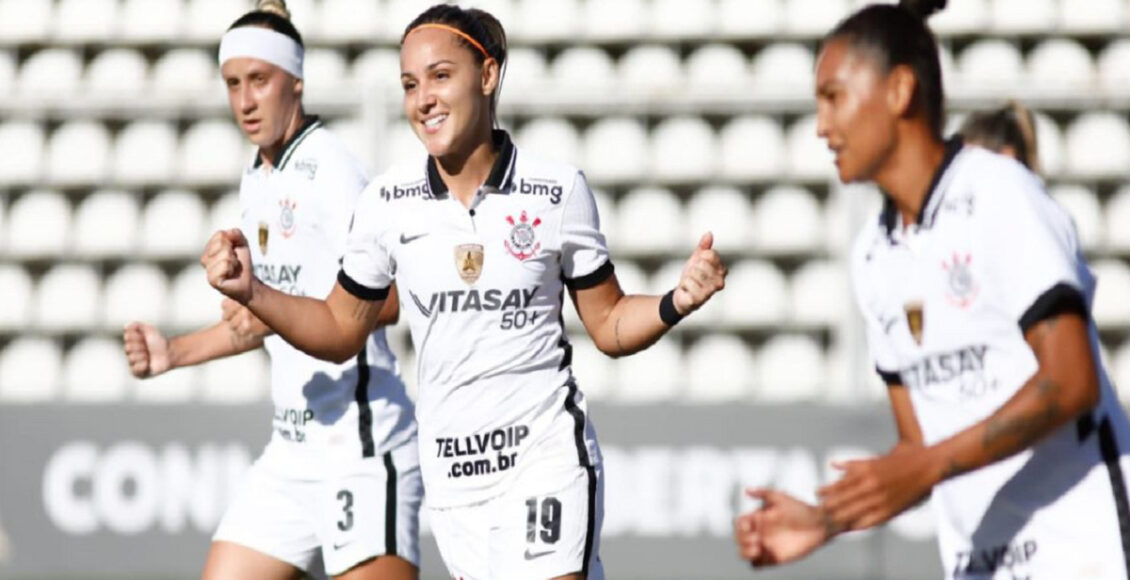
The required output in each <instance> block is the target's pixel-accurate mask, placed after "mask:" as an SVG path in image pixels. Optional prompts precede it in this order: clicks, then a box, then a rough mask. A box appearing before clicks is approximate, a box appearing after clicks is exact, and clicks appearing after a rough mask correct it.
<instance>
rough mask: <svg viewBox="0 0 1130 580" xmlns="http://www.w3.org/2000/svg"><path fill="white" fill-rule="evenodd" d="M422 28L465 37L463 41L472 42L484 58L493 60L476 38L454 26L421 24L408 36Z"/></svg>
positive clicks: (406, 35)
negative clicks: (435, 29)
mask: <svg viewBox="0 0 1130 580" xmlns="http://www.w3.org/2000/svg"><path fill="white" fill-rule="evenodd" d="M421 28H438V29H440V30H446V31H448V32H451V33H452V34H458V35H459V36H461V37H463V40H466V41H467V42H470V43H471V46H473V47H475V48H477V49H479V52H481V53H483V58H492V57H491V55H489V54H487V49H485V48H483V45H481V44H479V41H477V40H475V39H474V38H471V35H470V34H467V33H466V32H463V31H462V30H459V29H458V28H455V27H454V26H448V25H446V24H439V23H436V22H429V23H427V24H421V25H419V26H417V27H416V28H413V29H412V30H409V31H408V34H412V33H413V32H416V31H417V30H420V29H421ZM408 34H405V35H404V36H405V38H407V37H408Z"/></svg>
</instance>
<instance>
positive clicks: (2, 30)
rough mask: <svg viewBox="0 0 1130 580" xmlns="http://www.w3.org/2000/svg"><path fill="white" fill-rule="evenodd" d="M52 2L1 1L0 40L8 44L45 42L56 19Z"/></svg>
mask: <svg viewBox="0 0 1130 580" xmlns="http://www.w3.org/2000/svg"><path fill="white" fill-rule="evenodd" d="M53 8H54V2H53V1H52V0H0V39H3V40H4V42H5V43H6V44H7V43H15V44H22V43H28V44H34V43H39V42H44V41H45V40H46V39H47V35H48V33H49V32H50V30H51V22H52V20H53V17H54V10H53Z"/></svg>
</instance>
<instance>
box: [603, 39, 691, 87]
mask: <svg viewBox="0 0 1130 580" xmlns="http://www.w3.org/2000/svg"><path fill="white" fill-rule="evenodd" d="M617 69H618V71H619V79H620V81H621V82H623V83H624V84H625V85H626V86H627V87H628V88H629V89H630V90H632V91H637V92H640V93H642V94H643V95H646V96H648V97H659V96H663V95H666V94H669V93H668V92H667V91H672V90H678V89H679V88H680V86H681V83H682V80H683V65H682V63H681V62H680V61H679V54H678V53H677V52H675V50H674V49H673V48H671V47H669V46H663V45H658V44H641V45H639V46H633V47H632V48H630V49H628V52H627V53H625V54H624V56H623V57H621V58H620V61H619V62H618V63H617Z"/></svg>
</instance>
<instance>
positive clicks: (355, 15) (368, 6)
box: [318, 0, 384, 42]
mask: <svg viewBox="0 0 1130 580" xmlns="http://www.w3.org/2000/svg"><path fill="white" fill-rule="evenodd" d="M383 17H384V14H382V13H381V10H380V4H379V3H377V2H371V1H369V0H322V2H321V12H320V13H319V14H318V24H319V27H320V33H319V36H320V37H322V38H325V39H333V40H337V41H352V42H372V41H373V40H374V39H376V38H378V37H379V35H380V34H381V21H382V18H383Z"/></svg>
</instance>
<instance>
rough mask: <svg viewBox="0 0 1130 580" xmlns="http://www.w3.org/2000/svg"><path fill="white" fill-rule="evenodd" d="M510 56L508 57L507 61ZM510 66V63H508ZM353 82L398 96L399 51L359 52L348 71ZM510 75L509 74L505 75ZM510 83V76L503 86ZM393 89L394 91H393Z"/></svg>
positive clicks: (377, 49) (370, 50)
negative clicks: (350, 70)
mask: <svg viewBox="0 0 1130 580" xmlns="http://www.w3.org/2000/svg"><path fill="white" fill-rule="evenodd" d="M511 58H512V56H511V57H508V58H507V60H508V61H509V60H510V59H511ZM507 66H508V67H512V66H513V65H512V64H508V65H507ZM350 74H351V76H352V78H353V82H355V83H357V84H358V85H359V86H360V87H361V88H362V89H364V90H366V91H368V90H371V88H373V87H376V88H378V89H379V90H381V91H382V92H381V93H380V94H386V93H387V94H389V95H392V96H396V97H397V98H399V94H400V90H401V88H400V52H399V51H396V50H392V49H389V48H370V49H368V50H366V51H365V52H363V53H361V55H360V56H358V57H357V58H356V59H355V60H354V61H353V65H352V72H351V73H350ZM507 76H508V77H509V76H510V75H509V74H508V75H507ZM510 83H511V80H510V78H507V79H506V81H505V82H504V85H505V86H509V85H510ZM394 90H395V92H393V91H394Z"/></svg>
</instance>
